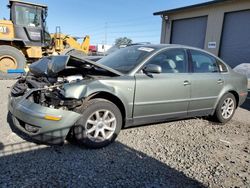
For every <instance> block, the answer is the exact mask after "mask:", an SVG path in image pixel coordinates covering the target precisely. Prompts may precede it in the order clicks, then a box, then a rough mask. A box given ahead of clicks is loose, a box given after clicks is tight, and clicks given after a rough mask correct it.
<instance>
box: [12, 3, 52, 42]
mask: <svg viewBox="0 0 250 188" xmlns="http://www.w3.org/2000/svg"><path fill="white" fill-rule="evenodd" d="M9 3H10V4H9V8H10V19H11V21H12V22H13V24H14V33H15V39H17V40H21V41H23V43H24V45H25V46H39V47H47V46H49V44H50V40H51V39H50V35H49V33H48V32H47V31H46V18H47V10H48V7H47V6H46V5H40V4H34V3H28V2H23V1H19V0H10V1H9Z"/></svg>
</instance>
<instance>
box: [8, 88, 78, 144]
mask: <svg viewBox="0 0 250 188" xmlns="http://www.w3.org/2000/svg"><path fill="white" fill-rule="evenodd" d="M39 91H40V90H39V89H31V90H29V91H28V92H26V93H25V94H24V95H23V96H18V97H16V96H13V95H12V94H10V95H9V103H8V108H9V111H10V113H11V115H12V120H13V123H14V125H15V127H16V128H18V129H19V130H20V131H22V132H23V133H25V134H27V135H29V136H31V137H32V138H33V139H35V140H38V141H41V142H46V143H51V144H59V143H62V142H63V141H64V140H65V138H66V136H67V134H68V132H69V130H70V128H71V127H72V126H73V125H74V124H75V122H76V121H77V120H78V119H79V118H80V116H81V115H80V114H78V113H76V112H74V111H70V110H67V109H66V108H58V109H55V108H54V107H52V106H50V107H46V106H42V105H41V104H37V103H36V102H35V101H34V96H33V95H34V94H35V93H36V92H39Z"/></svg>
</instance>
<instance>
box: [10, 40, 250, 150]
mask: <svg viewBox="0 0 250 188" xmlns="http://www.w3.org/2000/svg"><path fill="white" fill-rule="evenodd" d="M246 96H247V78H246V77H245V76H243V75H240V74H238V73H236V72H234V71H233V70H232V69H231V68H230V67H229V66H228V65H226V64H225V63H224V62H223V61H222V60H221V59H219V58H218V57H215V56H214V55H212V54H210V53H208V52H205V51H203V50H200V49H196V48H192V47H186V46H180V45H135V46H130V47H126V48H123V49H120V50H118V51H116V52H114V53H112V54H110V55H108V56H106V57H104V58H102V59H101V60H99V61H97V62H93V61H91V60H88V59H86V57H84V56H82V55H81V54H78V53H77V52H75V53H72V54H71V55H70V56H51V57H45V58H43V59H41V60H39V61H37V62H35V63H33V64H32V65H31V66H30V72H29V73H28V74H27V75H26V76H25V77H22V78H20V79H19V80H18V81H17V82H16V84H15V85H14V86H13V87H12V90H11V93H10V95H9V111H10V115H11V117H12V120H13V123H14V125H15V126H16V127H17V128H18V129H19V130H21V131H22V132H24V133H25V134H27V135H29V136H30V137H32V138H33V139H34V140H38V141H42V142H47V143H62V142H64V140H65V139H66V138H70V139H72V138H74V139H76V140H77V141H78V142H79V143H81V144H84V145H85V146H87V147H92V148H99V147H103V146H106V145H108V144H110V143H111V142H113V141H114V140H115V138H116V137H117V135H118V134H119V131H120V130H121V129H122V128H126V127H130V126H136V125H142V124H150V123H156V122H163V121H167V120H173V119H181V118H186V117H194V116H213V117H214V118H215V119H216V120H217V121H218V122H221V123H226V122H227V121H229V120H230V119H231V118H232V116H233V114H234V112H235V109H236V108H237V107H238V106H239V105H241V104H242V103H243V102H244V101H245V99H246Z"/></svg>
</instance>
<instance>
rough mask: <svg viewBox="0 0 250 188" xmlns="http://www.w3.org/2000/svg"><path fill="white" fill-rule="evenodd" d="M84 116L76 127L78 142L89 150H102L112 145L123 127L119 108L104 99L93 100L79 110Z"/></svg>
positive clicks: (75, 132) (75, 133)
mask: <svg viewBox="0 0 250 188" xmlns="http://www.w3.org/2000/svg"><path fill="white" fill-rule="evenodd" d="M77 111H78V113H81V114H82V117H81V118H80V120H78V122H77V124H76V126H75V127H74V135H75V138H76V140H77V141H78V142H79V143H81V144H83V145H85V146H86V147H89V148H101V147H104V146H107V145H109V144H110V143H112V142H113V141H114V140H115V139H116V137H117V135H118V134H119V132H120V130H121V127H122V116H121V112H120V110H119V108H118V107H117V106H116V105H115V104H114V103H112V102H110V101H108V100H104V99H93V100H90V101H89V102H87V104H85V105H84V106H81V107H80V108H79V109H77Z"/></svg>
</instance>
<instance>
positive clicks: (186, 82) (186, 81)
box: [183, 80, 191, 86]
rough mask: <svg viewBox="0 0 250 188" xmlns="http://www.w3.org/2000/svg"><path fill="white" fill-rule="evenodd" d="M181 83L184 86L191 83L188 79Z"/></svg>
mask: <svg viewBox="0 0 250 188" xmlns="http://www.w3.org/2000/svg"><path fill="white" fill-rule="evenodd" d="M183 85H184V86H187V85H191V83H190V82H189V81H188V80H185V81H184V82H183Z"/></svg>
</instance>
